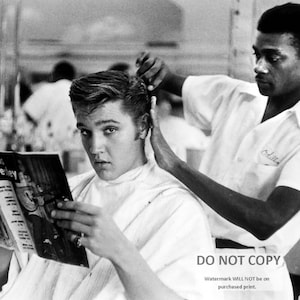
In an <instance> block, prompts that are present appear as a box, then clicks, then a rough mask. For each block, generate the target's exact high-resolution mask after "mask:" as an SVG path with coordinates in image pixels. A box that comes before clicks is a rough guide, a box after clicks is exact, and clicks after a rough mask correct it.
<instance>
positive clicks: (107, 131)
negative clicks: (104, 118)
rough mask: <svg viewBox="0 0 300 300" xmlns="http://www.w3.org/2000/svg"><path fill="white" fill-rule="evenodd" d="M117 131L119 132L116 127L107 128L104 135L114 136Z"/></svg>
mask: <svg viewBox="0 0 300 300" xmlns="http://www.w3.org/2000/svg"><path fill="white" fill-rule="evenodd" d="M116 131H117V128H116V127H107V128H105V129H104V133H105V134H112V133H114V132H116Z"/></svg>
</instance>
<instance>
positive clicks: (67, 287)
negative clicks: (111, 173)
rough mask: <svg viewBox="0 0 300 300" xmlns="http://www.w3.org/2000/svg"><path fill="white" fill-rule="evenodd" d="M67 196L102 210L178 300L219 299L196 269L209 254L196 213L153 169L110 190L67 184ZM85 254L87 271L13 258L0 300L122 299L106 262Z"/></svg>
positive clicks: (108, 185) (87, 181) (102, 185)
mask: <svg viewBox="0 0 300 300" xmlns="http://www.w3.org/2000/svg"><path fill="white" fill-rule="evenodd" d="M71 189H72V193H73V195H74V199H75V200H76V201H82V202H85V203H89V204H93V205H99V206H102V207H104V208H105V209H106V210H107V211H108V212H109V213H110V214H111V215H112V216H113V219H114V221H115V222H116V224H117V225H118V226H119V228H120V229H121V230H122V232H123V233H124V234H125V235H126V237H127V238H128V239H129V240H130V241H132V242H133V243H134V244H135V245H136V247H137V248H138V250H139V251H140V253H141V255H142V256H143V257H144V259H145V260H146V261H147V263H148V264H149V266H150V267H151V268H152V270H153V271H154V272H155V273H156V274H157V276H158V277H159V278H160V279H161V280H162V281H163V282H164V283H165V284H166V285H167V286H169V287H170V288H171V289H173V290H175V291H176V292H177V293H178V294H179V295H181V296H182V297H184V298H185V299H189V300H201V299H203V300H208V299H211V300H215V299H222V298H220V296H218V295H216V291H214V290H212V289H211V288H209V286H207V284H208V283H207V282H206V281H205V279H204V277H205V276H206V275H212V273H213V272H215V271H214V267H213V266H198V265H197V255H201V254H213V253H214V250H213V244H212V241H211V235H210V231H209V228H208V224H207V221H206V218H205V216H204V213H203V211H202V207H201V205H199V202H198V201H197V200H196V199H195V198H194V197H193V196H192V195H191V194H190V193H189V192H188V191H187V190H185V189H184V188H183V187H182V186H181V185H180V184H179V183H178V182H177V181H176V180H175V179H173V178H172V177H171V176H169V175H168V174H167V173H165V172H164V171H162V170H160V169H159V168H158V167H157V166H156V165H155V164H154V163H152V162H148V163H147V164H145V165H144V166H142V167H139V168H137V169H134V170H131V171H129V172H128V173H126V174H123V175H122V176H120V177H119V178H118V179H116V180H113V181H109V182H105V181H102V180H101V179H99V178H98V177H97V175H96V174H95V173H94V171H92V172H89V173H86V174H83V175H80V176H77V177H75V178H74V179H72V180H71ZM87 253H88V260H89V264H90V268H83V267H77V266H72V265H67V264H61V263H57V262H54V261H50V260H44V259H41V258H39V257H37V256H36V255H32V256H31V257H29V258H28V257H27V255H23V259H19V261H18V260H17V259H16V256H14V258H13V260H12V262H11V266H10V272H9V280H8V283H7V284H6V285H5V286H4V288H3V291H2V293H1V294H0V296H1V297H0V298H1V299H5V300H6V299H13V300H15V299H22V300H27V299H28V300H35V299H36V300H50V299H51V300H54V299H56V300H64V299H78V300H83V299H84V300H88V299H101V300H123V299H126V296H125V292H124V288H123V286H122V284H121V282H120V280H119V278H118V275H117V273H116V271H115V269H114V267H113V266H112V264H111V263H110V261H108V260H107V259H104V258H100V257H98V256H96V255H94V254H92V253H91V252H90V251H87ZM213 275H216V273H214V274H213ZM20 297H21V298H20ZM163 300H167V299H163Z"/></svg>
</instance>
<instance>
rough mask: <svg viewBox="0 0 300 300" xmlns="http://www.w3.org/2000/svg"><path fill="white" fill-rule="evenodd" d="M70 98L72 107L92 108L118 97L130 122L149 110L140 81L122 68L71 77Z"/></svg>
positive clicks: (144, 88)
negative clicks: (72, 78)
mask: <svg viewBox="0 0 300 300" xmlns="http://www.w3.org/2000/svg"><path fill="white" fill-rule="evenodd" d="M70 98H71V102H72V105H73V109H74V110H75V111H76V110H77V109H88V110H92V109H95V108H96V107H98V106H100V105H102V104H103V103H105V102H107V101H115V100H121V101H122V102H123V103H122V104H123V108H124V110H125V111H126V112H127V113H129V114H130V115H131V117H132V118H133V120H134V122H136V121H137V120H138V118H139V117H141V116H142V115H144V114H145V113H150V108H151V100H150V97H149V96H148V92H147V87H146V85H145V83H144V81H143V80H142V79H141V78H139V77H136V76H129V75H128V74H127V73H125V72H121V71H115V70H107V71H102V72H98V73H92V74H88V75H86V76H82V77H80V78H78V79H75V80H73V81H72V85H71V88H70Z"/></svg>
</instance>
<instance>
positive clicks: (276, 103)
mask: <svg viewBox="0 0 300 300" xmlns="http://www.w3.org/2000/svg"><path fill="white" fill-rule="evenodd" d="M298 101H300V95H299V94H290V95H288V94H285V95H282V96H270V97H269V99H268V103H267V107H266V110H265V113H264V116H263V119H262V122H264V121H266V120H268V119H270V118H272V117H275V116H276V115H278V114H280V113H281V112H283V111H285V110H287V109H290V108H292V107H293V106H294V105H296V103H298Z"/></svg>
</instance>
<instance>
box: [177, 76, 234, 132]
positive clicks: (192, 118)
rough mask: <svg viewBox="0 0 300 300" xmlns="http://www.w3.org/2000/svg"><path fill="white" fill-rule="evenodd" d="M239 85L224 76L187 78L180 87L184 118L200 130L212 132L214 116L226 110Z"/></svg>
mask: <svg viewBox="0 0 300 300" xmlns="http://www.w3.org/2000/svg"><path fill="white" fill-rule="evenodd" d="M239 84H240V81H238V80H235V79H232V78H230V77H228V76H225V75H211V76H189V77H187V79H186V80H185V82H184V84H183V87H182V100H183V109H184V118H185V119H186V120H187V121H188V122H189V123H190V124H191V125H193V126H195V127H197V128H199V129H201V130H212V126H213V122H214V119H215V116H216V114H217V113H218V112H219V113H220V112H221V113H222V111H225V110H226V108H227V107H228V105H229V104H228V100H230V99H231V98H232V97H231V94H232V93H233V91H234V90H235V88H236V87H237V86H238V85H239ZM223 100H225V101H223ZM220 110H221V111H220Z"/></svg>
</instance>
